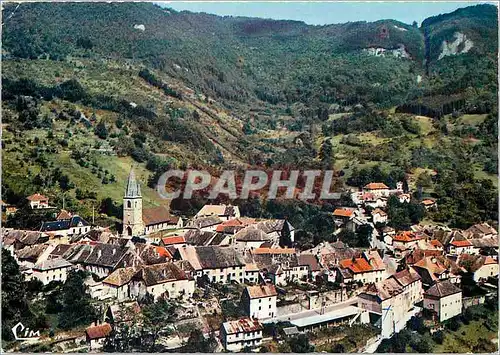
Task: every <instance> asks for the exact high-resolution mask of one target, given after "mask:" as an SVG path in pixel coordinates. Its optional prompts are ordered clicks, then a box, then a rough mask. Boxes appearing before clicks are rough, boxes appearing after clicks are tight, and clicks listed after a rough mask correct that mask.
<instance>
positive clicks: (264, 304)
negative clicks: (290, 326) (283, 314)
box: [241, 284, 278, 319]
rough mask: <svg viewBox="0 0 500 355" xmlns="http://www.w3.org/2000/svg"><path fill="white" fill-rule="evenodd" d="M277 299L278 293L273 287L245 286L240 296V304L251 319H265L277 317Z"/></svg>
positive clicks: (267, 285)
mask: <svg viewBox="0 0 500 355" xmlns="http://www.w3.org/2000/svg"><path fill="white" fill-rule="evenodd" d="M277 298H278V293H277V292H276V287H274V285H271V284H266V285H256V286H247V287H246V288H245V290H244V291H243V294H242V296H241V303H242V307H243V309H244V310H245V312H246V313H247V314H248V315H249V316H250V317H251V318H256V319H267V318H273V317H276V315H277V311H276V301H277Z"/></svg>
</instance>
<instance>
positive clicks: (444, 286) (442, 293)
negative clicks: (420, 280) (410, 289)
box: [424, 280, 462, 298]
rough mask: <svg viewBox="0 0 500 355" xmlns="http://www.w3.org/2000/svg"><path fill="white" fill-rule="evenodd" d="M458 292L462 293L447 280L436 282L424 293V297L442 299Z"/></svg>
mask: <svg viewBox="0 0 500 355" xmlns="http://www.w3.org/2000/svg"><path fill="white" fill-rule="evenodd" d="M459 292H462V290H461V289H460V288H458V287H457V286H455V285H454V284H452V283H451V282H450V281H449V280H444V281H438V282H436V283H435V284H434V285H432V286H431V287H430V288H429V289H428V290H427V291H425V292H424V296H434V297H439V298H442V297H446V296H450V295H453V294H455V293H459Z"/></svg>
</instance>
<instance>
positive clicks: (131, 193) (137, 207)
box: [122, 169, 183, 237]
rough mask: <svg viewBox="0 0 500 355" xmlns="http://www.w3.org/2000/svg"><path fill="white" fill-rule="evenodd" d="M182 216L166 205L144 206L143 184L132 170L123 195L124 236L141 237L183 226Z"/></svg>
mask: <svg viewBox="0 0 500 355" xmlns="http://www.w3.org/2000/svg"><path fill="white" fill-rule="evenodd" d="M182 226H183V222H182V218H179V217H176V216H172V215H171V214H170V211H169V208H167V207H165V206H159V207H151V208H142V195H141V186H140V185H139V182H137V179H136V178H135V173H134V170H133V169H131V170H130V174H129V176H128V181H127V188H126V190H125V196H124V197H123V232H122V234H123V235H124V236H128V237H140V236H144V235H148V234H151V233H154V232H159V231H162V230H165V229H173V228H182Z"/></svg>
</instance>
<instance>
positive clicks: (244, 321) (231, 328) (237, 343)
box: [220, 318, 263, 352]
mask: <svg viewBox="0 0 500 355" xmlns="http://www.w3.org/2000/svg"><path fill="white" fill-rule="evenodd" d="M262 330H263V327H262V324H260V322H259V321H258V320H257V319H250V318H241V319H238V320H235V321H229V322H225V323H222V326H221V330H220V338H221V342H222V345H223V346H224V349H225V350H226V351H238V352H239V351H241V350H243V349H244V348H245V347H256V346H260V345H261V344H262Z"/></svg>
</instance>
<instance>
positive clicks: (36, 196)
mask: <svg viewBox="0 0 500 355" xmlns="http://www.w3.org/2000/svg"><path fill="white" fill-rule="evenodd" d="M26 199H28V200H30V201H46V200H48V198H47V197H45V196H44V195H40V194H39V193H36V194H33V195H30V196H28V197H26Z"/></svg>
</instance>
